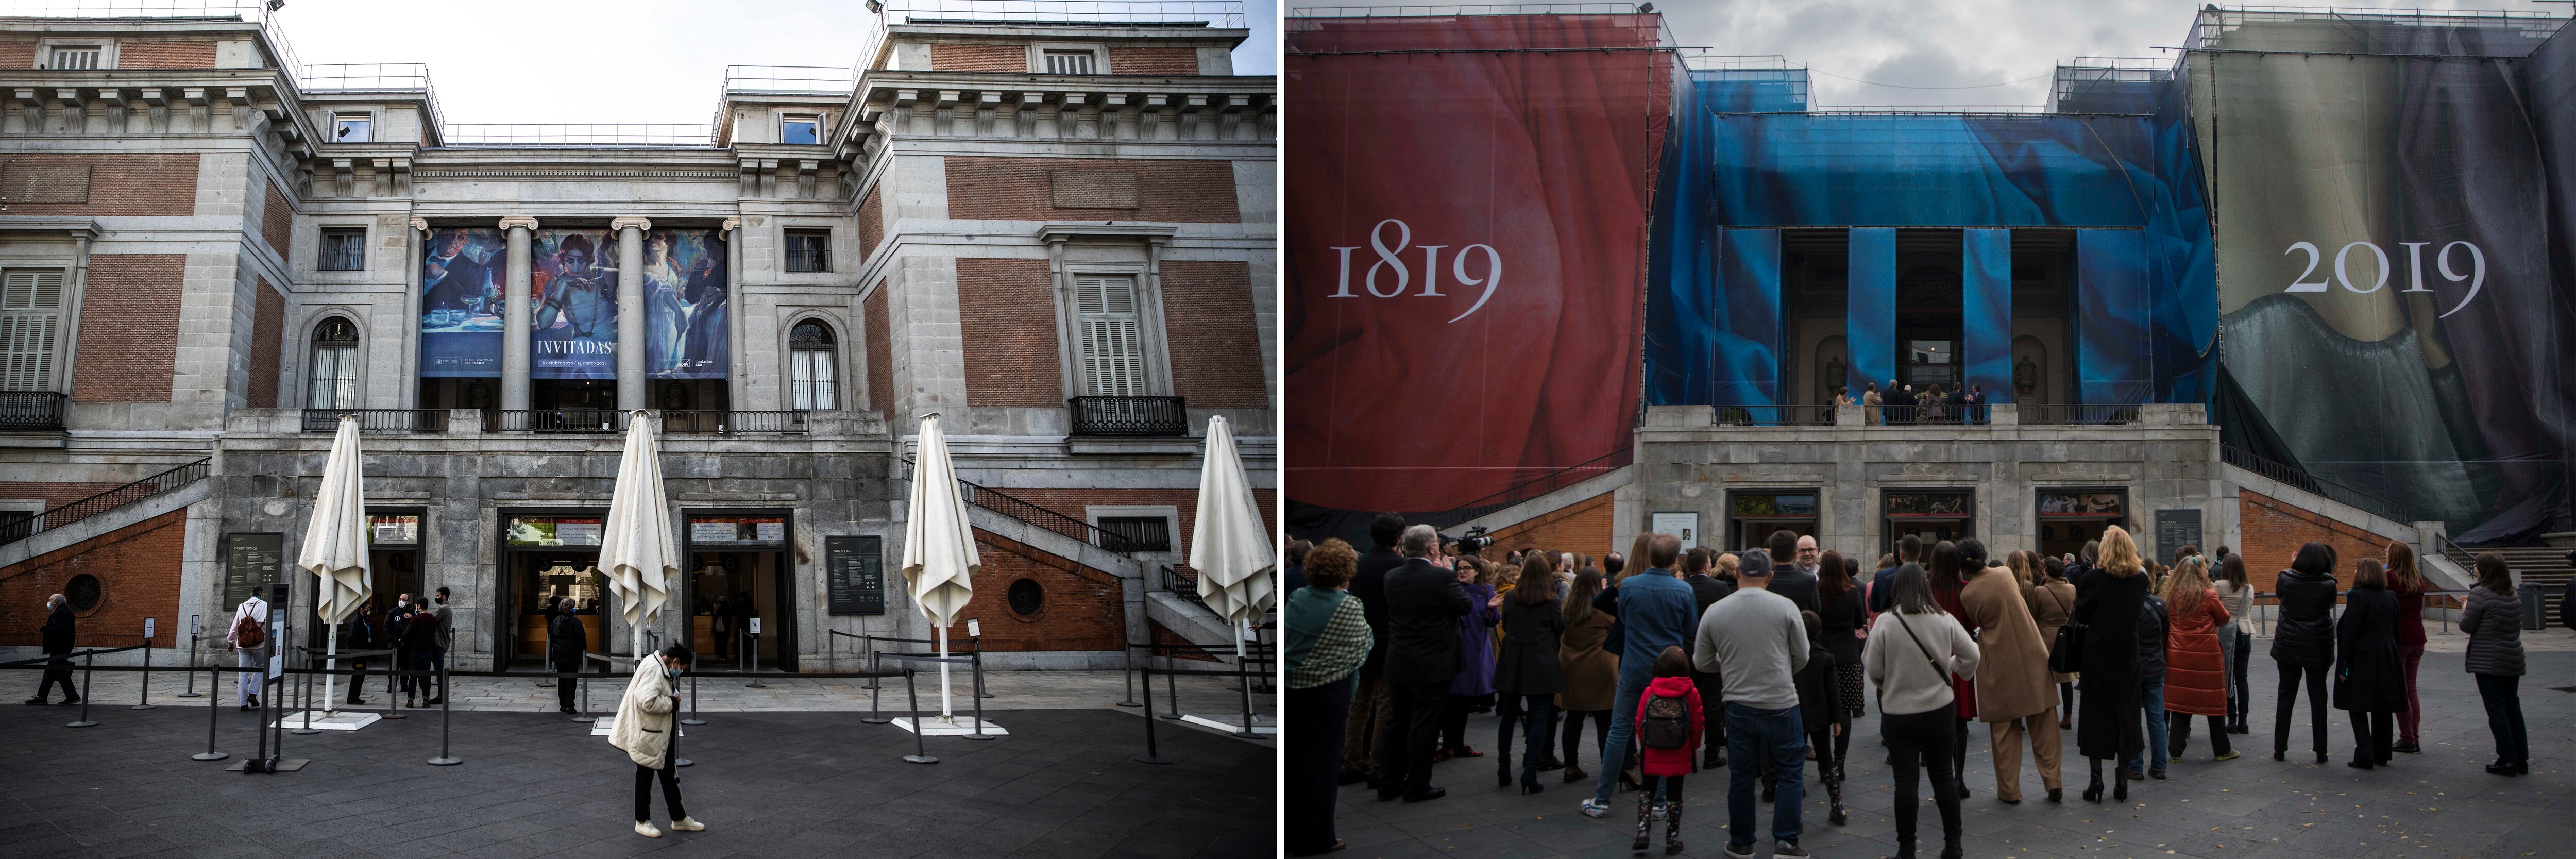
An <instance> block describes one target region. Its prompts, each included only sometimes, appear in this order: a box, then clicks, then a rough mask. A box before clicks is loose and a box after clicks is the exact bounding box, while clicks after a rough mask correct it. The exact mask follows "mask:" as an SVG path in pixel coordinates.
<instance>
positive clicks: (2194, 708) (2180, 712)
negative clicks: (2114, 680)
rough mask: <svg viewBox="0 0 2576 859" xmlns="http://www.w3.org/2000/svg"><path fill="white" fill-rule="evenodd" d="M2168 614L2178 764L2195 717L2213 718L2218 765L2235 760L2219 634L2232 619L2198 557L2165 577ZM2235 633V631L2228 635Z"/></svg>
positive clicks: (2169, 708) (2171, 734) (2171, 741)
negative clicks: (2228, 724) (2192, 719)
mask: <svg viewBox="0 0 2576 859" xmlns="http://www.w3.org/2000/svg"><path fill="white" fill-rule="evenodd" d="M2162 596H2163V598H2164V601H2165V609H2166V610H2167V611H2168V612H2171V614H2172V620H2171V621H2170V622H2169V623H2168V624H2167V626H2166V632H2165V712H2166V713H2167V714H2168V718H2166V720H2165V723H2166V724H2167V725H2168V726H2170V727H2169V728H2168V730H2167V741H2166V745H2167V746H2169V747H2171V748H2172V751H2171V752H2170V754H2172V755H2173V759H2174V760H2176V761H2180V760H2182V750H2183V746H2184V745H2186V744H2188V743H2189V742H2190V741H2191V717H2193V716H2206V717H2208V719H2209V750H2210V752H2211V753H2212V754H2214V755H2216V757H2215V759H2216V760H2222V761H2228V760H2235V759H2236V750H2235V749H2232V748H2229V747H2228V743H2227V722H2226V719H2227V663H2226V659H2225V657H2223V656H2221V655H2220V654H2219V649H2218V634H2219V630H2222V629H2227V628H2228V624H2230V623H2233V622H2234V620H2233V619H2232V618H2230V617H2228V614H2227V604H2226V603H2225V602H2222V601H2220V600H2219V598H2218V590H2217V589H2216V588H2214V587H2211V586H2210V584H2209V562H2208V560H2207V559H2205V558H2203V557H2202V556H2200V555H2198V554H2192V555H2185V556H2183V557H2182V558H2181V559H2179V560H2176V561H2175V562H2174V568H2173V573H2172V574H2170V575H2167V576H2165V589H2164V593H2163V595H2162ZM2230 633H2231V634H2233V631H2232V630H2231V631H2230Z"/></svg>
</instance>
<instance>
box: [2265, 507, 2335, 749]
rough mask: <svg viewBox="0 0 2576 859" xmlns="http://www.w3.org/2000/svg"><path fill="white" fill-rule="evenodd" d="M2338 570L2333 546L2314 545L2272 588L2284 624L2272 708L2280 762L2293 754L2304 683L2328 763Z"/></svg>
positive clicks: (2276, 631)
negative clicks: (2293, 719)
mask: <svg viewBox="0 0 2576 859" xmlns="http://www.w3.org/2000/svg"><path fill="white" fill-rule="evenodd" d="M2334 568H2335V551H2334V547H2332V546H2328V545H2326V544H2324V543H2321V542H2317V541H2314V540H2310V541H2308V543H2307V544H2306V545H2303V546H2300V547H2299V552H2298V554H2296V555H2293V556H2291V558H2290V568H2289V569H2287V570H2283V571H2282V572H2281V576H2280V578H2279V579H2278V580H2276V582H2275V584H2273V586H2272V587H2273V590H2274V591H2276V592H2278V593H2279V595H2280V597H2279V598H2280V602H2281V619H2280V620H2279V621H2276V622H2274V623H2273V624H2272V664H2273V665H2274V666H2275V667H2277V668H2278V669H2280V675H2281V681H2280V688H2279V693H2278V697H2277V698H2276V699H2275V701H2274V703H2273V705H2272V707H2273V709H2272V759H2273V760H2276V761H2277V760H2284V759H2285V758H2286V757H2287V756H2288V754H2289V752H2290V714H2291V711H2292V710H2293V709H2295V708H2297V707H2298V705H2299V684H2300V683H2301V682H2302V681H2305V682H2306V684H2307V688H2308V727H2309V728H2310V729H2311V731H2312V733H2313V735H2314V739H2315V747H2316V752H2317V763H2325V762H2326V672H2327V671H2328V670H2330V669H2332V668H2333V667H2334V664H2335V627H2334V624H2335V621H2334V617H2333V611H2334V605H2335V578H2334Z"/></svg>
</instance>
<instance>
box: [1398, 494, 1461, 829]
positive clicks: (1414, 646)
mask: <svg viewBox="0 0 2576 859" xmlns="http://www.w3.org/2000/svg"><path fill="white" fill-rule="evenodd" d="M1439 539H1440V533H1439V532H1438V531H1434V530H1432V528H1431V526H1429V525H1414V526H1412V527H1409V528H1406V529H1404V536H1403V539H1402V543H1401V548H1402V551H1403V553H1404V566H1401V567H1397V568H1396V569H1395V571H1394V572H1390V573H1387V574H1386V614H1387V626H1386V627H1385V629H1386V634H1385V637H1386V638H1388V639H1390V641H1389V642H1388V645H1387V650H1386V665H1385V668H1384V669H1383V670H1384V674H1385V680H1386V685H1387V689H1388V692H1389V697H1391V698H1393V699H1394V707H1393V710H1394V713H1393V715H1392V716H1391V717H1390V718H1389V719H1388V722H1387V737H1386V762H1385V763H1386V769H1385V770H1384V771H1382V772H1380V773H1379V774H1378V788H1377V799H1378V801H1379V802H1385V801H1387V800H1390V799H1394V798H1396V797H1398V796H1401V797H1403V798H1404V801H1406V802H1421V801H1423V800H1426V799H1438V798H1440V797H1441V796H1443V795H1445V794H1447V793H1448V791H1447V790H1446V789H1443V788H1437V787H1433V786H1431V752H1432V747H1433V739H1432V735H1433V733H1434V731H1435V730H1436V729H1437V728H1438V727H1439V725H1440V709H1441V705H1442V704H1443V703H1445V702H1446V701H1447V700H1448V698H1449V681H1450V680H1452V679H1455V678H1456V677H1457V676H1458V670H1459V669H1460V668H1462V667H1464V666H1465V659H1466V656H1465V654H1464V652H1463V651H1461V650H1460V649H1459V646H1458V619H1459V618H1461V617H1465V616H1466V615H1467V612H1469V611H1470V610H1472V609H1473V608H1474V607H1473V606H1470V605H1469V604H1468V600H1467V589H1466V588H1464V587H1462V586H1460V585H1459V584H1458V573H1457V572H1456V571H1455V570H1454V569H1452V568H1450V567H1447V566H1442V565H1441V564H1440V563H1434V560H1433V558H1432V554H1433V552H1434V550H1436V549H1437V548H1438V545H1439Z"/></svg>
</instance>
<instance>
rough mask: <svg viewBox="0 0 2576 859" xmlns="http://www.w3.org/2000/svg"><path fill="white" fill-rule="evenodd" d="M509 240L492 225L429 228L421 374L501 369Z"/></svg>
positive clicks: (494, 374) (423, 265) (492, 373)
mask: <svg viewBox="0 0 2576 859" xmlns="http://www.w3.org/2000/svg"><path fill="white" fill-rule="evenodd" d="M508 264H509V246H508V245H507V244H506V243H505V242H504V240H503V238H502V236H501V231H500V230H496V229H491V228H487V227H442V228H439V229H434V230H430V231H429V241H428V242H427V243H426V244H425V245H423V246H422V252H421V261H420V289H421V299H420V374H421V375H422V376H424V377H430V378H464V377H477V376H480V377H490V378H498V377H499V376H500V375H501V310H502V307H501V304H502V302H501V295H502V288H503V286H504V281H503V277H504V271H503V270H504V268H505V267H507V266H508Z"/></svg>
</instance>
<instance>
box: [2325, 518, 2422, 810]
mask: <svg viewBox="0 0 2576 859" xmlns="http://www.w3.org/2000/svg"><path fill="white" fill-rule="evenodd" d="M2335 656H2336V659H2335V675H2334V676H2335V681H2334V705H2335V709H2338V710H2344V711H2348V712H2350V713H2351V714H2352V741H2353V751H2352V760H2351V761H2348V762H2346V763H2345V765H2346V766H2349V767H2352V768H2354V769H2365V770H2366V769H2370V768H2371V767H2374V766H2386V765H2388V759H2389V753H2390V751H2391V749H2390V748H2389V747H2390V746H2391V745H2394V741H2395V737H2394V735H2393V732H2392V731H2391V730H2390V727H2391V726H2390V724H2389V723H2390V722H2392V721H2395V719H2396V716H2397V714H2398V713H2399V712H2401V711H2403V710H2405V709H2406V680H2405V678H2404V677H2403V676H2402V675H2401V672H2400V669H2399V668H2398V659H2397V596H2396V595H2395V594H2391V593H2389V592H2388V572H2387V571H2386V570H2383V569H2381V568H2380V566H2379V559H2377V558H2363V559H2361V560H2360V561H2359V562H2358V563H2355V564H2353V577H2352V590H2350V591H2348V592H2345V594H2344V606H2343V617H2341V618H2339V619H2337V620H2336V621H2335Z"/></svg>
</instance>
